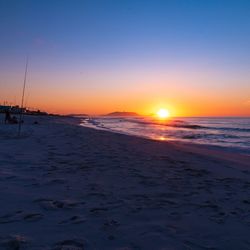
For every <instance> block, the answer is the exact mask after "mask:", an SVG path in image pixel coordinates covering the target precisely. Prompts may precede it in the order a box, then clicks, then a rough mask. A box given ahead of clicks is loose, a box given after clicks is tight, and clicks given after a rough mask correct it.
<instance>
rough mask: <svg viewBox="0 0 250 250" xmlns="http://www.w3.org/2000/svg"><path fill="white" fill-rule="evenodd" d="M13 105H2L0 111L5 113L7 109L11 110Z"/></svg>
mask: <svg viewBox="0 0 250 250" xmlns="http://www.w3.org/2000/svg"><path fill="white" fill-rule="evenodd" d="M10 109H11V106H6V105H0V113H5V112H6V111H10Z"/></svg>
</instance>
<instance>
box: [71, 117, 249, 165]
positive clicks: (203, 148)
mask: <svg viewBox="0 0 250 250" xmlns="http://www.w3.org/2000/svg"><path fill="white" fill-rule="evenodd" d="M76 119H79V120H80V121H78V122H76V124H75V125H78V126H80V127H84V128H87V129H93V130H96V131H101V132H107V133H111V134H119V135H124V136H128V137H135V138H138V139H143V140H149V141H153V142H155V141H156V142H160V143H162V144H163V145H164V144H167V145H171V146H172V147H176V149H181V150H183V151H186V152H190V153H195V154H200V155H208V154H210V155H211V157H213V158H218V159H221V160H226V161H232V162H235V163H239V164H241V165H243V167H242V168H243V169H246V170H250V164H249V162H250V153H249V152H248V150H244V151H237V152H235V151H234V149H233V148H229V147H223V146H217V145H210V144H202V143H196V142H183V141H181V140H178V139H176V140H174V139H172V140H167V139H166V140H157V139H152V138H149V137H142V136H139V135H132V134H129V133H122V132H119V131H112V130H108V129H101V128H100V129H98V128H94V127H93V128H92V127H88V126H84V125H83V124H82V122H81V118H76Z"/></svg>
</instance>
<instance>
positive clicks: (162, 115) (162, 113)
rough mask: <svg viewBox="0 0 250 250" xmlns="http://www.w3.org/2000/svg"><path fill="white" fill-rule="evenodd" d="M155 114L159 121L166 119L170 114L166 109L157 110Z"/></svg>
mask: <svg viewBox="0 0 250 250" xmlns="http://www.w3.org/2000/svg"><path fill="white" fill-rule="evenodd" d="M156 114H157V116H158V117H159V118H161V119H164V118H168V117H169V116H170V113H169V111H168V110H167V109H159V110H158V111H157V113H156Z"/></svg>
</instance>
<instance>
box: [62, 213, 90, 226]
mask: <svg viewBox="0 0 250 250" xmlns="http://www.w3.org/2000/svg"><path fill="white" fill-rule="evenodd" d="M85 221H86V219H84V218H83V217H81V216H78V215H74V216H72V217H70V218H69V219H67V220H62V221H60V222H59V224H81V223H84V222H85Z"/></svg>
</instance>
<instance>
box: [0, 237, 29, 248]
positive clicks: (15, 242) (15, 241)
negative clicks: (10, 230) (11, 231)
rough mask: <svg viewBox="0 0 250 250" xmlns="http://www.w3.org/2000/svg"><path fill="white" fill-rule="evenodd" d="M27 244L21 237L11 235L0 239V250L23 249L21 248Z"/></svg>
mask: <svg viewBox="0 0 250 250" xmlns="http://www.w3.org/2000/svg"><path fill="white" fill-rule="evenodd" d="M27 243H28V241H27V239H26V238H25V237H23V236H21V235H11V236H7V237H1V238H0V249H6V250H19V249H23V248H22V247H26V246H25V245H27ZM2 247H3V248H2ZM25 249H26V248H25Z"/></svg>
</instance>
